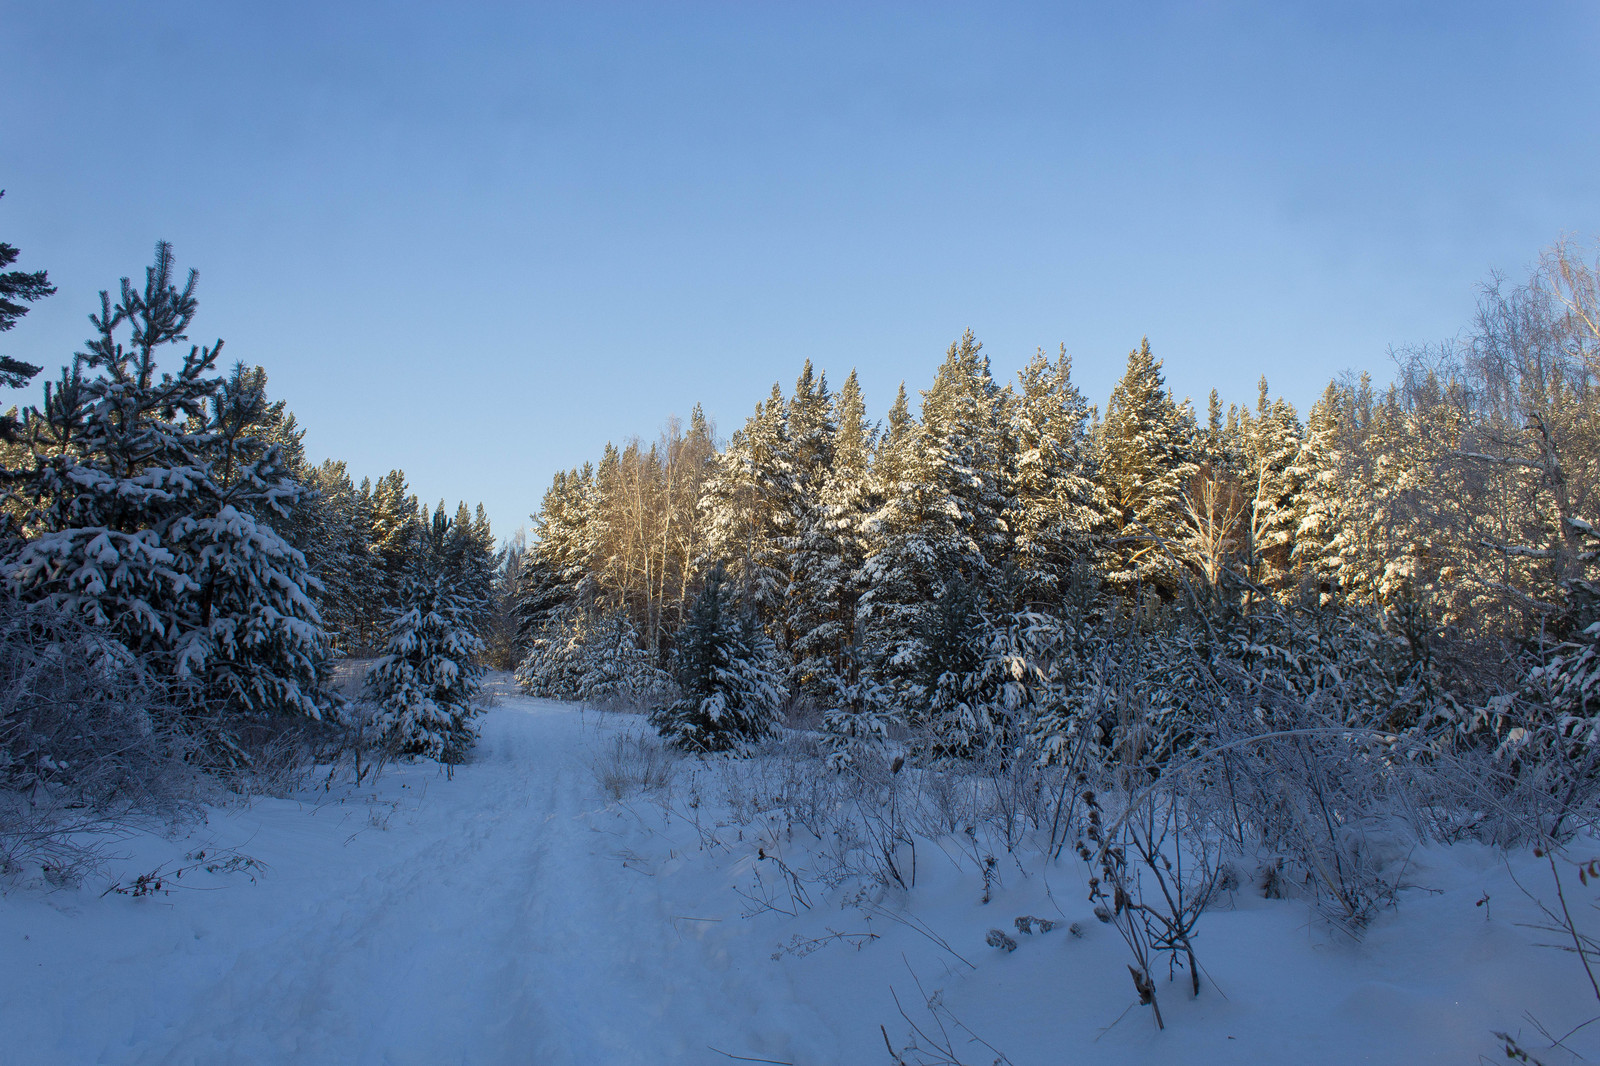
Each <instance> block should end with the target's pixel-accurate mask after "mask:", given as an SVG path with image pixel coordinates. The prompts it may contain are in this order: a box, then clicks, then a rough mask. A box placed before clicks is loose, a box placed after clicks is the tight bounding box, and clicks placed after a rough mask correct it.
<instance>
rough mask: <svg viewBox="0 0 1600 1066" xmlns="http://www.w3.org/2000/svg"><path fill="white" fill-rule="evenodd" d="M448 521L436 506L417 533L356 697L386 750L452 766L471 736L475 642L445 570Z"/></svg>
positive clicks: (465, 600)
mask: <svg viewBox="0 0 1600 1066" xmlns="http://www.w3.org/2000/svg"><path fill="white" fill-rule="evenodd" d="M450 526H451V522H450V520H449V519H448V518H446V517H445V515H444V511H443V508H440V510H439V511H437V512H436V513H435V514H434V517H433V521H432V522H431V523H430V525H429V527H428V529H427V530H426V531H424V532H422V533H420V534H419V538H418V541H419V550H418V551H417V552H416V554H415V555H414V557H413V562H412V569H411V571H410V573H408V574H407V575H406V578H405V582H404V584H403V586H402V590H401V602H400V607H399V610H398V611H397V613H396V614H395V616H394V619H393V621H391V623H390V625H389V631H388V636H387V639H386V641H385V644H384V655H383V656H382V657H381V658H380V659H378V660H377V661H376V662H375V663H373V665H372V667H371V668H370V669H369V670H368V671H367V676H366V684H365V689H364V693H363V694H364V697H365V698H366V699H367V700H369V701H370V702H372V703H373V704H375V705H376V714H375V716H374V718H375V724H376V725H377V727H378V729H379V730H380V731H381V733H382V734H383V736H384V738H385V742H386V743H387V744H389V745H391V746H392V747H393V748H394V750H396V751H397V752H399V753H400V754H402V755H420V756H423V757H426V758H429V759H435V760H437V761H439V762H444V763H459V762H462V761H464V760H465V759H466V755H467V752H468V750H469V749H470V748H471V746H472V741H473V740H474V738H475V736H476V734H475V732H474V731H473V728H472V719H473V718H474V717H476V716H477V714H478V713H479V710H480V708H479V707H478V706H477V705H476V703H475V700H476V697H477V694H478V688H479V683H480V678H481V676H482V668H481V667H480V666H479V665H478V657H479V655H480V654H481V653H482V651H483V642H482V641H481V640H480V639H479V638H478V636H477V634H476V633H475V632H474V631H473V618H472V611H473V606H474V605H473V603H472V602H471V600H470V598H469V596H468V595H467V594H465V593H463V592H462V591H460V590H459V589H458V588H457V587H456V584H455V582H454V581H453V580H452V578H451V575H450V573H449V562H448V557H447V552H448V548H449V543H450V537H451V529H450Z"/></svg>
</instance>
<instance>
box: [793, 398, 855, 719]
mask: <svg viewBox="0 0 1600 1066" xmlns="http://www.w3.org/2000/svg"><path fill="white" fill-rule="evenodd" d="M833 406H834V410H833V415H832V418H831V421H832V423H833V425H834V426H835V427H836V429H835V432H834V439H833V447H832V451H833V456H832V462H831V464H830V466H829V468H828V469H827V470H826V471H825V472H824V473H823V476H822V478H821V484H820V486H818V488H817V489H816V490H815V491H814V492H813V493H810V494H809V495H808V497H807V499H806V501H805V502H806V506H805V510H804V512H803V513H802V515H801V517H800V521H799V530H798V533H797V536H796V538H795V545H794V548H793V552H792V563H791V567H792V570H793V573H794V577H793V578H792V579H791V582H790V588H789V609H788V627H789V630H790V632H791V633H792V634H793V635H792V637H791V638H790V647H789V654H790V658H791V660H792V663H793V666H792V668H791V672H790V676H791V680H792V682H793V683H794V685H795V686H796V687H797V688H798V689H799V690H800V691H802V692H804V693H805V694H806V695H808V696H809V697H810V698H811V699H812V700H813V701H815V702H817V703H818V704H820V705H822V706H825V707H826V706H831V705H836V704H838V702H839V701H840V700H841V699H843V698H844V697H843V696H842V695H841V694H842V692H843V690H844V689H845V688H846V687H848V686H850V685H853V684H855V683H856V682H857V681H858V680H859V676H858V660H857V654H856V651H857V649H856V644H857V636H856V606H857V603H858V601H859V600H860V596H861V585H860V578H859V571H860V568H861V564H862V563H863V561H864V560H865V558H866V546H867V540H866V530H865V521H866V507H867V494H868V491H869V487H868V483H867V476H868V464H869V460H870V455H871V447H872V431H871V428H870V427H869V426H868V425H867V421H866V406H865V404H864V402H863V401H862V397H861V386H860V384H859V382H858V381H857V380H856V374H855V371H853V370H852V371H851V372H850V376H849V377H847V378H846V379H845V382H844V385H843V386H842V387H841V388H840V389H839V392H838V394H837V395H836V396H835V397H834V404H833Z"/></svg>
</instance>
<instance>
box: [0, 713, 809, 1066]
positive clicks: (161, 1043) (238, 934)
mask: <svg viewBox="0 0 1600 1066" xmlns="http://www.w3.org/2000/svg"><path fill="white" fill-rule="evenodd" d="M592 723H593V716H590V725H589V728H590V729H592V728H593V724H592ZM584 729H585V724H584V722H583V719H582V716H580V714H579V713H577V711H576V710H575V708H573V707H570V706H566V705H560V704H551V703H544V702H541V701H535V700H528V699H524V698H520V697H514V696H511V697H508V698H507V699H506V701H505V704H504V705H503V706H501V707H499V708H496V709H495V710H493V711H492V712H490V713H489V714H488V715H487V716H485V718H484V719H483V737H482V740H481V742H480V745H479V748H478V752H477V757H476V760H475V761H474V762H473V763H472V764H471V765H469V766H467V767H465V768H463V769H461V770H459V771H458V772H457V774H456V776H455V780H454V781H452V782H448V783H447V782H445V781H443V780H439V779H438V778H437V776H436V774H435V773H434V772H433V771H432V770H430V769H427V768H424V767H402V768H399V769H398V770H396V771H391V773H390V774H386V775H385V777H384V778H383V779H382V780H381V781H380V786H385V785H387V786H388V787H387V789H385V790H384V791H385V792H386V793H393V792H396V791H399V790H406V791H405V792H403V793H402V797H405V796H406V795H407V793H409V795H417V794H420V793H422V792H424V791H426V793H427V794H426V796H425V798H424V799H423V801H422V802H417V803H413V804H411V806H410V809H409V810H408V809H407V801H406V799H405V798H402V799H398V800H393V801H388V802H382V803H378V804H370V805H362V806H357V807H355V808H354V809H353V810H352V808H351V806H350V805H349V804H343V805H336V806H330V807H327V808H325V809H323V810H320V811H318V812H317V818H314V819H310V820H309V821H310V822H311V823H312V824H311V825H306V824H304V823H306V822H307V821H308V819H306V817H305V811H304V809H303V808H300V807H298V805H294V804H285V803H282V802H281V801H268V802H263V803H260V804H257V805H256V806H255V807H254V808H253V809H252V810H251V811H250V812H245V813H244V814H242V815H241V816H240V817H239V819H238V820H239V821H240V822H241V823H243V822H249V821H251V820H252V816H253V817H254V819H255V820H257V821H259V822H260V825H259V826H257V827H254V839H253V840H252V841H251V842H250V843H248V844H243V845H241V850H242V851H245V852H246V853H249V854H252V855H263V856H264V855H267V854H270V855H271V858H270V859H267V861H268V862H269V863H270V864H271V866H272V870H271V872H270V873H269V874H268V875H266V876H263V877H262V878H261V879H260V883H259V884H257V885H254V886H251V885H248V884H243V883H239V882H238V879H237V875H234V881H233V883H231V884H226V887H224V886H223V883H222V881H221V879H220V878H219V879H218V887H219V888H222V890H221V891H218V892H215V893H213V894H208V895H206V896H204V897H202V896H200V895H199V894H198V893H189V892H185V891H183V890H181V889H180V890H178V891H177V892H176V893H174V894H172V895H171V896H169V897H161V896H156V897H149V898H145V899H127V900H123V899H119V898H116V897H113V898H112V899H111V900H109V901H105V902H106V903H109V904H113V905H110V906H104V905H103V906H101V907H96V908H91V907H88V906H84V907H83V912H82V913H75V912H76V911H77V908H73V910H72V911H69V912H67V913H64V914H62V913H54V912H51V917H53V918H55V919H56V920H55V921H51V922H48V923H46V928H44V929H42V930H41V929H39V928H37V927H34V928H33V929H32V930H31V935H29V936H28V940H27V942H25V943H23V944H22V951H21V952H20V953H19V954H21V955H23V956H25V959H19V960H18V961H27V962H32V963H34V965H33V966H31V967H29V968H30V969H32V970H33V971H34V973H35V974H36V975H37V977H38V980H37V981H35V982H30V983H28V984H27V985H25V986H24V987H21V988H11V987H8V988H7V989H6V993H7V996H6V1000H5V1002H6V1007H5V1008H4V1010H5V1014H6V1016H7V1017H6V1019H5V1025H4V1028H5V1029H7V1030H9V1031H10V1034H9V1035H8V1037H7V1038H6V1041H5V1043H6V1044H7V1045H9V1050H8V1051H7V1052H6V1056H7V1057H6V1058H5V1061H7V1062H24V1061H38V1062H41V1063H43V1062H69V1061H70V1062H91V1061H97V1062H128V1063H139V1064H146V1063H149V1064H156V1063H164V1064H165V1063H171V1064H182V1063H196V1064H200V1063H220V1062H228V1063H235V1064H246V1063H262V1064H266V1063H289V1062H305V1063H320V1062H328V1063H334V1062H337V1063H373V1064H380V1063H381V1064H391V1063H392V1064H411V1063H415V1064H419V1066H420V1064H440V1063H463V1064H497V1063H540V1064H562V1063H664V1062H679V1061H684V1062H703V1061H706V1058H707V1057H708V1054H709V1053H708V1052H707V1050H706V1043H707V1040H706V1036H707V1035H708V1034H707V1033H706V1032H704V1030H705V1029H706V1027H707V1025H708V1024H714V1023H713V1022H712V1020H713V1019H728V1018H738V1017H750V1016H752V1015H755V1014H758V1013H759V1010H758V1007H757V1004H756V1003H755V1002H754V1001H753V1000H752V996H753V995H754V993H755V990H756V983H755V982H752V981H750V980H749V979H748V977H749V976H750V975H741V974H739V973H737V972H736V971H734V970H733V969H731V968H730V965H729V962H728V959H727V956H726V954H725V953H724V952H722V951H721V950H720V949H719V946H718V942H717V938H716V936H715V935H708V934H706V933H705V932H704V928H705V927H706V925H707V923H704V922H689V921H684V920H677V919H679V917H680V916H674V915H670V914H666V913H664V911H663V908H662V903H661V900H660V895H659V893H657V892H655V891H654V890H653V885H652V884H651V878H650V877H649V876H646V875H644V874H641V873H640V872H638V871H636V870H629V869H625V868H624V866H623V863H622V861H621V859H620V858H619V857H618V855H617V852H618V850H619V848H620V847H621V845H620V844H619V842H618V840H617V839H616V838H614V837H612V836H611V835H609V834H608V833H606V832H604V831H601V830H596V829H594V828H591V826H590V825H589V824H588V823H587V822H586V820H585V818H584V815H585V814H586V813H589V812H592V811H594V810H595V809H596V808H598V807H600V806H601V803H600V800H599V797H598V791H597V788H596V786H595V783H594V780H593V777H592V776H591V775H590V772H589V771H588V769H587V767H586V762H585V758H584V755H585V752H586V750H587V748H588V747H589V746H590V745H589V744H588V743H587V742H586V739H585V737H584V736H583V735H582V734H583V731H584ZM396 786H398V788H396ZM280 808H287V809H286V810H285V809H280ZM336 815H338V816H342V817H340V818H338V819H337V822H338V824H332V823H333V822H334V821H335V820H336ZM352 815H354V817H353V816H352ZM363 816H364V820H363ZM319 820H320V822H319ZM297 821H298V822H299V823H302V824H299V825H296V824H295V823H296V822H297ZM218 822H219V819H218V818H216V817H213V820H212V826H211V827H210V829H209V831H210V833H211V835H212V836H214V837H216V838H217V840H218V843H219V844H221V845H227V844H230V843H237V842H236V841H232V840H229V839H227V837H228V836H229V835H230V834H229V833H228V829H229V828H235V829H242V828H245V826H243V825H241V826H237V827H227V826H222V825H219V824H218ZM352 827H353V828H352ZM329 829H331V830H333V831H332V832H331V833H330V832H328V831H327V830H329ZM319 830H320V831H319ZM385 830H387V831H385ZM285 836H288V837H290V839H284V837H285ZM293 838H298V839H293ZM130 869H137V867H136V866H133V867H130ZM201 876H205V875H201ZM90 898H91V899H92V895H91V896H90ZM716 902H717V903H719V904H722V905H723V906H724V907H725V906H726V904H727V901H725V900H719V901H716ZM102 912H111V913H102ZM0 914H3V925H0V929H3V933H0V935H4V936H5V937H6V939H5V941H4V942H5V943H7V944H8V946H10V945H15V944H17V943H18V942H19V941H21V939H22V937H21V936H19V935H14V930H15V929H16V926H17V924H18V923H17V921H16V919H17V918H18V917H19V916H18V915H17V914H15V913H13V912H11V911H10V910H9V909H5V910H0ZM34 917H35V919H37V917H38V915H37V914H35V915H34ZM117 923H121V926H120V927H119V928H112V926H113V925H115V924H117ZM23 924H26V923H23ZM7 927H9V928H7ZM24 935H27V932H26V931H24ZM102 938H106V939H102ZM110 938H114V942H115V943H116V944H117V950H114V951H111V952H109V953H108V952H107V951H106V950H105V948H106V947H107V945H108V943H110V942H112V941H111V939H110ZM35 956H37V959H35ZM106 967H111V969H107V968H106ZM767 979H768V980H770V979H771V978H770V976H769V977H768V978H767ZM6 984H7V985H8V986H10V985H12V984H13V982H10V981H7V982H6ZM709 1001H715V1006H714V1007H708V1002H709ZM52 1030H53V1031H52ZM709 1035H710V1036H712V1038H713V1039H715V1038H717V1035H718V1034H716V1033H715V1032H714V1031H713V1032H712V1033H710V1034H709ZM750 1035H751V1036H754V1037H755V1039H756V1040H757V1042H760V1037H759V1034H750ZM721 1038H722V1039H723V1045H724V1046H729V1045H731V1044H737V1045H741V1046H740V1047H738V1048H737V1050H739V1051H741V1052H743V1053H748V1050H747V1049H748V1047H749V1044H748V1043H747V1042H746V1037H745V1036H743V1035H741V1034H736V1033H727V1032H724V1033H722V1034H721ZM781 1039H782V1038H781V1037H779V1042H781ZM19 1049H31V1050H28V1051H27V1054H28V1055H29V1057H27V1058H20V1059H19V1058H11V1057H9V1056H10V1055H11V1054H12V1053H15V1052H16V1051H18V1050H19ZM730 1049H733V1048H731V1047H730ZM32 1056H37V1057H32ZM711 1057H714V1058H720V1056H714V1055H712V1056H711ZM723 1061H727V1060H723Z"/></svg>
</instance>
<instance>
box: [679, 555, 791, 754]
mask: <svg viewBox="0 0 1600 1066" xmlns="http://www.w3.org/2000/svg"><path fill="white" fill-rule="evenodd" d="M677 667H678V669H677V675H678V688H679V690H680V691H681V693H682V695H681V696H680V697H679V698H678V699H677V700H675V701H674V702H673V703H671V704H669V705H668V706H666V707H662V708H658V709H657V710H655V711H652V712H651V714H650V722H651V724H652V725H654V726H655V727H656V729H657V730H658V731H659V732H660V734H661V735H662V736H663V737H665V738H666V739H667V741H668V742H669V743H671V744H672V745H673V746H674V747H678V748H682V749H684V750H686V751H696V752H715V751H729V750H733V749H737V748H739V747H741V746H743V745H745V744H747V743H749V742H751V741H755V740H759V739H761V738H762V737H765V736H768V735H770V734H771V733H772V732H773V731H774V730H775V729H776V728H777V725H778V720H779V718H778V714H779V707H780V705H781V703H782V702H783V698H784V684H783V670H782V667H781V664H780V663H779V662H778V661H777V657H776V652H775V649H774V647H773V644H772V640H771V639H770V638H769V637H767V635H766V634H765V633H763V632H762V631H761V628H760V626H758V625H757V624H756V623H755V620H754V619H753V618H751V617H750V615H749V614H747V613H746V614H738V613H735V611H734V610H733V609H732V604H731V603H730V597H729V593H728V586H727V577H726V575H725V573H724V571H723V568H722V567H721V566H720V565H719V566H717V567H716V568H715V569H713V571H712V572H711V574H710V576H709V577H708V578H707V579H706V585H705V589H704V590H703V591H702V592H701V593H700V596H699V598H698V599H697V600H696V601H695V604H694V609H693V610H692V611H691V612H690V615H689V622H688V624H687V625H686V626H685V627H684V628H683V631H682V632H681V633H680V634H679V636H678V652H677Z"/></svg>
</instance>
